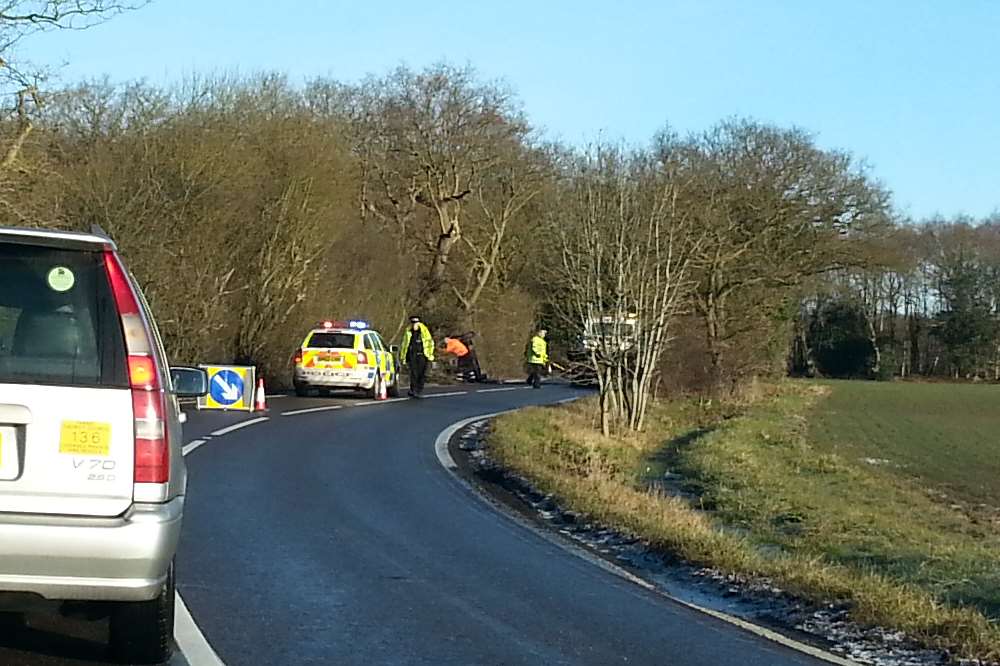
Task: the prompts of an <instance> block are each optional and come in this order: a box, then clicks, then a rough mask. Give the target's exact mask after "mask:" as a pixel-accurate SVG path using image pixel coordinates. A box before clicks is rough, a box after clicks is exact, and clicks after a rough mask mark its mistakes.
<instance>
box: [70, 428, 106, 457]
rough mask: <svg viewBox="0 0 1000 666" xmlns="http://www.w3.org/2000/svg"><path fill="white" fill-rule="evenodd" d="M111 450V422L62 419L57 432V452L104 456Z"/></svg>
mask: <svg viewBox="0 0 1000 666" xmlns="http://www.w3.org/2000/svg"><path fill="white" fill-rule="evenodd" d="M110 452H111V424H110V423H95V422H92V421H63V422H62V429H61V431H60V433H59V453H70V454H73V455H80V456H106V455H108V454H109V453H110Z"/></svg>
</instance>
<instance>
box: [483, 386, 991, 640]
mask: <svg viewBox="0 0 1000 666" xmlns="http://www.w3.org/2000/svg"><path fill="white" fill-rule="evenodd" d="M759 389H760V390H759V391H758V393H757V394H756V395H755V396H754V397H753V398H752V399H749V400H744V401H742V402H741V403H739V404H720V403H718V402H716V403H712V404H711V405H708V403H705V402H701V401H677V402H669V403H660V404H657V405H656V406H655V408H654V409H653V411H652V413H651V415H650V419H649V431H648V432H647V433H645V434H643V435H641V436H634V435H633V436H628V437H621V438H608V439H606V438H602V437H600V435H599V434H598V433H596V432H595V431H594V421H593V418H594V417H593V404H589V403H587V402H581V403H578V404H576V405H575V406H571V407H567V408H561V409H548V410H527V411H523V412H520V413H517V414H513V415H510V416H505V417H502V418H501V419H499V420H498V421H497V423H496V424H495V429H494V432H493V435H492V437H491V442H492V447H493V452H494V454H495V455H496V456H497V457H498V459H499V460H500V461H501V462H502V463H504V464H506V465H507V466H509V467H512V468H514V469H517V470H518V471H520V472H522V473H524V474H526V475H527V476H529V477H531V478H532V479H534V480H535V482H536V483H538V484H539V485H540V486H541V487H543V488H545V489H546V490H548V491H550V492H552V493H554V494H556V495H557V496H558V497H560V499H561V501H562V502H563V503H564V504H566V505H568V506H570V507H572V508H574V509H576V510H578V511H581V512H583V513H586V514H589V515H591V516H593V517H594V518H595V519H597V520H598V521H600V522H604V523H606V524H610V525H615V526H617V527H619V528H620V529H623V530H626V531H628V532H630V533H633V534H635V535H637V536H640V537H642V538H644V539H646V540H647V541H648V542H649V543H652V544H656V545H658V546H660V547H662V548H663V549H665V550H669V551H672V552H675V553H676V554H678V555H679V556H680V557H682V558H684V559H686V560H688V561H691V562H695V563H699V564H707V565H710V566H714V567H717V568H720V569H723V570H728V571H733V572H736V573H742V574H748V575H753V576H764V577H767V578H770V579H771V580H774V581H775V582H777V584H778V585H780V586H782V587H784V588H785V589H787V590H790V591H793V592H795V593H797V594H800V595H802V596H805V597H809V598H813V599H816V600H818V601H830V600H841V601H847V602H849V603H850V607H851V609H852V615H853V617H854V618H855V619H856V620H858V621H859V622H862V623H872V624H878V625H882V626H887V627H892V628H896V629H900V630H902V631H905V632H906V633H908V634H909V635H911V636H913V637H916V638H918V639H920V640H922V641H924V642H926V643H927V644H930V645H940V646H945V647H949V648H951V649H955V650H957V651H958V652H959V653H961V654H964V655H966V656H971V657H979V658H983V657H990V658H997V657H1000V626H998V624H997V620H998V619H1000V511H998V507H1000V476H998V472H1000V456H998V455H996V453H995V449H996V448H1000V437H993V436H992V435H991V433H992V432H993V429H994V428H995V427H996V425H1000V412H996V415H994V414H995V413H994V411H993V405H994V404H997V403H1000V389H998V388H997V387H993V386H985V385H984V386H972V385H943V384H937V385H933V384H911V383H902V382H901V383H874V382H805V381H801V382H793V381H787V382H781V383H779V384H777V385H764V386H761V387H759ZM667 471H669V472H671V473H672V477H671V478H675V479H676V478H680V479H682V482H681V483H682V486H681V487H682V488H683V489H684V490H685V491H688V492H689V493H693V495H694V496H695V497H696V498H697V500H696V501H695V503H694V504H693V505H692V504H691V503H690V502H689V501H688V500H681V499H678V498H674V497H672V496H670V495H669V494H667V495H665V494H663V493H661V492H659V491H657V490H652V491H651V490H650V483H651V482H652V481H653V480H654V479H658V478H662V476H663V473H664V472H667Z"/></svg>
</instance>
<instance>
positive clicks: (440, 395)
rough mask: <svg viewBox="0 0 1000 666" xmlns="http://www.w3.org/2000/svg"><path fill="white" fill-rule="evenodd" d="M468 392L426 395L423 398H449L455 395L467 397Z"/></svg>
mask: <svg viewBox="0 0 1000 666" xmlns="http://www.w3.org/2000/svg"><path fill="white" fill-rule="evenodd" d="M468 394H469V392H468V391H452V392H451V393H427V394H425V395H424V397H425V398H451V397H454V396H456V395H468Z"/></svg>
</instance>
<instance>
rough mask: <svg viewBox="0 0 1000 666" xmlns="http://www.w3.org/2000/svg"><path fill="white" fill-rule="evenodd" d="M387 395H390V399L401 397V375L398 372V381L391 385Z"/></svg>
mask: <svg viewBox="0 0 1000 666" xmlns="http://www.w3.org/2000/svg"><path fill="white" fill-rule="evenodd" d="M386 393H388V394H389V397H390V398H398V397H399V373H398V372H397V373H396V379H395V380H394V381H393V382H392V383H391V384H389V388H388V390H387V391H386Z"/></svg>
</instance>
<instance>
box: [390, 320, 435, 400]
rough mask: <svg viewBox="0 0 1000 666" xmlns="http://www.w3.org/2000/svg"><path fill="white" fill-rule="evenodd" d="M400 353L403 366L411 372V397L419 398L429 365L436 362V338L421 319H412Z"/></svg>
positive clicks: (404, 335)
mask: <svg viewBox="0 0 1000 666" xmlns="http://www.w3.org/2000/svg"><path fill="white" fill-rule="evenodd" d="M413 338H417V340H414V339H413ZM399 351H400V356H401V357H402V361H403V364H404V365H405V366H406V367H407V368H409V371H410V391H409V396H410V397H411V398H419V397H421V396H422V395H423V392H424V381H425V380H426V379H427V365H428V364H429V363H430V362H431V361H433V360H434V338H432V337H431V332H430V331H429V330H427V327H426V326H425V325H424V324H423V322H421V321H420V317H410V327H409V328H408V329H406V333H404V334H403V345H402V347H401V348H400V350H399Z"/></svg>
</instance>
